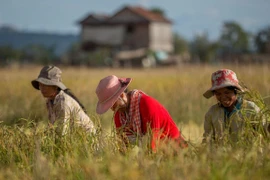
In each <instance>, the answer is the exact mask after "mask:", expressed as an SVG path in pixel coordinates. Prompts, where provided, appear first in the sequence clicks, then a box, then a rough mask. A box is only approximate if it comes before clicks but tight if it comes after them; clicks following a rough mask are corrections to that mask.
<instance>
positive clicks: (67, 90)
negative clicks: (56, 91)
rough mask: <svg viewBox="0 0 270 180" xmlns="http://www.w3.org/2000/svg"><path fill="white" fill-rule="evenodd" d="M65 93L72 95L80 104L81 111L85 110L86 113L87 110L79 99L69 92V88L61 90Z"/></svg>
mask: <svg viewBox="0 0 270 180" xmlns="http://www.w3.org/2000/svg"><path fill="white" fill-rule="evenodd" d="M63 91H64V92H65V93H66V94H67V95H69V96H70V97H72V98H73V99H74V100H75V101H76V102H77V103H78V104H79V105H80V106H81V108H82V109H83V111H84V112H85V113H87V111H86V109H85V107H84V106H83V105H82V103H81V102H80V101H79V99H78V98H77V97H76V96H75V95H74V94H73V93H72V92H71V90H70V89H68V88H67V89H65V90H63Z"/></svg>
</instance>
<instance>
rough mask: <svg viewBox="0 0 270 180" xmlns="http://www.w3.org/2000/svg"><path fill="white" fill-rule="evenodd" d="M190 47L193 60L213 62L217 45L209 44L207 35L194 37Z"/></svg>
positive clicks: (214, 43)
mask: <svg viewBox="0 0 270 180" xmlns="http://www.w3.org/2000/svg"><path fill="white" fill-rule="evenodd" d="M190 45H191V46H190V49H191V54H192V57H193V60H198V61H200V62H211V61H214V58H215V54H216V50H217V48H218V43H216V42H210V41H209V39H208V35H207V33H204V34H202V35H197V36H195V38H194V40H193V41H192V42H191V44H190Z"/></svg>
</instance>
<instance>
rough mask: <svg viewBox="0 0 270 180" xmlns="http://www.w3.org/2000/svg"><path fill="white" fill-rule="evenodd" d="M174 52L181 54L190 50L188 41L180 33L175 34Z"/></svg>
mask: <svg viewBox="0 0 270 180" xmlns="http://www.w3.org/2000/svg"><path fill="white" fill-rule="evenodd" d="M173 40H174V53H175V54H181V53H185V52H188V51H189V48H188V42H187V41H186V40H185V39H184V38H183V37H181V36H180V35H178V34H176V33H175V34H174V38H173Z"/></svg>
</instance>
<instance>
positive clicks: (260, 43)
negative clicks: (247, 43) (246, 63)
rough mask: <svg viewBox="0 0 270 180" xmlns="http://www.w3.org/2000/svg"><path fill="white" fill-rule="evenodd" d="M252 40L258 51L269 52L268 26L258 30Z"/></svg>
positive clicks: (269, 36)
mask: <svg viewBox="0 0 270 180" xmlns="http://www.w3.org/2000/svg"><path fill="white" fill-rule="evenodd" d="M254 42H255V46H256V48H257V51H258V52H259V53H270V26H269V27H266V28H264V29H262V30H260V31H259V32H258V33H257V34H256V36H255V40H254Z"/></svg>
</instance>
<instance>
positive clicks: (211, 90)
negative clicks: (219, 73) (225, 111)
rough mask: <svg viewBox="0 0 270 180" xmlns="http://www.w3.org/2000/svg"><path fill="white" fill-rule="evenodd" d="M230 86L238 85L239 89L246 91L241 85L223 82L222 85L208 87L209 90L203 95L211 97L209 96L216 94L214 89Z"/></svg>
mask: <svg viewBox="0 0 270 180" xmlns="http://www.w3.org/2000/svg"><path fill="white" fill-rule="evenodd" d="M229 86H233V87H236V88H237V89H238V90H239V91H241V92H244V90H243V88H242V87H241V86H240V85H231V84H223V85H221V86H215V87H211V88H210V89H208V90H207V91H205V93H203V96H204V97H205V98H207V99H209V98H211V97H212V96H213V95H214V93H213V91H214V90H217V89H221V88H225V87H229Z"/></svg>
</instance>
